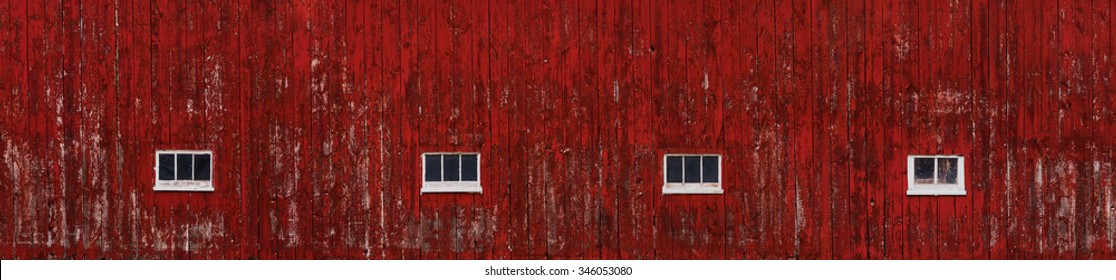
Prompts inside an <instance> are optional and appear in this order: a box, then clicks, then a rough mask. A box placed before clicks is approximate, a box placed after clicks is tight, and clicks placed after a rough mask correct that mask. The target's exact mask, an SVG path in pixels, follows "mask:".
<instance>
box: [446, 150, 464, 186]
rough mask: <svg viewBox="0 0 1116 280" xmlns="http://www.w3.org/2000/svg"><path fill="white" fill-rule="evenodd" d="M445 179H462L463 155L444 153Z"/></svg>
mask: <svg viewBox="0 0 1116 280" xmlns="http://www.w3.org/2000/svg"><path fill="white" fill-rule="evenodd" d="M442 165H443V166H444V169H443V171H444V172H443V173H442V174H443V175H442V176H443V179H445V180H446V181H450V182H452V181H460V180H461V156H460V155H444V156H442Z"/></svg>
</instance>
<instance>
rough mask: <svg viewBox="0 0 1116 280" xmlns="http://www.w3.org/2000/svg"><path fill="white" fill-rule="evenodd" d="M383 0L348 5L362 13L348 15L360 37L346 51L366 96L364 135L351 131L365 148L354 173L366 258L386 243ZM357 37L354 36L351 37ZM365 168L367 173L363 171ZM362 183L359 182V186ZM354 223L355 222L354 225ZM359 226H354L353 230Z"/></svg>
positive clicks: (351, 30)
mask: <svg viewBox="0 0 1116 280" xmlns="http://www.w3.org/2000/svg"><path fill="white" fill-rule="evenodd" d="M384 2H385V1H375V2H373V3H365V2H363V1H351V2H350V4H349V5H350V7H353V8H355V9H359V10H360V13H361V16H360V17H359V18H351V19H350V27H349V36H350V38H352V37H354V36H359V37H360V39H359V41H358V42H356V43H354V44H350V45H349V46H348V47H349V51H350V52H352V53H353V55H354V57H355V59H353V60H352V62H353V63H354V64H355V65H354V66H352V68H353V72H354V74H355V77H354V78H353V79H354V81H355V82H356V83H357V84H358V86H360V87H363V90H364V97H365V98H366V99H367V106H368V107H366V109H365V113H366V114H367V115H366V117H365V118H366V119H365V121H364V131H365V132H366V134H365V135H353V136H351V137H353V139H354V140H353V141H354V142H355V143H360V140H357V139H356V138H359V137H365V151H363V155H362V158H361V159H360V160H361V161H362V162H361V164H360V165H359V166H363V167H364V168H363V170H361V169H354V170H353V176H355V177H356V178H360V179H361V180H364V182H365V183H364V184H363V187H364V189H363V190H361V194H360V195H361V196H360V202H359V203H360V205H361V210H362V211H364V213H363V214H364V217H365V218H364V227H363V230H364V240H363V242H362V247H363V252H361V253H362V254H363V257H364V258H365V259H373V260H374V259H383V255H384V251H385V247H384V237H385V236H387V233H386V231H385V230H384V217H383V215H381V214H382V213H383V208H384V200H383V198H384V196H383V195H384V189H385V187H386V186H385V184H384V183H385V180H384V178H386V176H385V175H386V173H385V169H384V161H383V157H382V153H383V151H384V148H385V147H386V146H385V142H386V139H385V132H386V130H387V117H386V116H385V114H386V113H387V111H388V110H387V106H386V105H387V102H386V101H387V95H386V93H387V86H386V85H385V83H386V82H387V80H388V79H387V74H386V73H384V72H385V68H386V67H387V59H386V58H385V56H384V52H385V49H387V48H388V46H389V45H390V44H393V43H394V42H385V41H384V36H385V35H384V34H385V33H388V32H390V31H389V30H387V29H386V24H385V23H384V20H383V19H384V14H383V13H382V9H383V8H384V6H386V3H384ZM353 40H357V39H353ZM363 172H367V173H363ZM360 186H361V185H358V188H359V187H360ZM354 227H355V226H354ZM360 229H361V228H359V227H357V228H356V230H360Z"/></svg>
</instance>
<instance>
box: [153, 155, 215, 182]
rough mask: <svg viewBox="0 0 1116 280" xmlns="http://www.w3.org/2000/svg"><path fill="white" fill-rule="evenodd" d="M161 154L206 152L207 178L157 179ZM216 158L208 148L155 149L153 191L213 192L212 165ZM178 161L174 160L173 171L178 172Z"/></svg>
mask: <svg viewBox="0 0 1116 280" xmlns="http://www.w3.org/2000/svg"><path fill="white" fill-rule="evenodd" d="M161 154H206V155H209V180H207V181H206V180H159V155H161ZM216 164H217V160H216V159H215V158H214V157H213V151H208V150H156V151H155V168H153V169H152V170H154V171H155V186H154V187H153V188H152V189H153V190H154V191H160V192H164V191H166V192H213V191H214V189H213V177H214V176H215V175H214V174H213V166H214V165H216ZM177 165H178V162H177V161H176V162H175V167H174V169H175V172H178V166H177Z"/></svg>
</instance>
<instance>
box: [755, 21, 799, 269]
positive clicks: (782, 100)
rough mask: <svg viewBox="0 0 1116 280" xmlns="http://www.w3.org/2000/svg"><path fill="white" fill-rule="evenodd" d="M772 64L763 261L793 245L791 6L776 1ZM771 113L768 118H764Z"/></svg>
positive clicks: (764, 136)
mask: <svg viewBox="0 0 1116 280" xmlns="http://www.w3.org/2000/svg"><path fill="white" fill-rule="evenodd" d="M774 13H775V14H774V25H775V26H774V29H773V31H774V32H773V33H772V34H773V35H774V36H775V37H774V40H773V42H774V56H773V59H772V61H771V63H773V64H774V70H773V79H772V80H771V82H772V83H773V84H772V88H771V91H769V92H767V94H768V96H766V97H764V98H765V99H767V100H765V101H764V102H765V103H766V104H765V105H763V107H764V108H766V109H767V110H768V112H765V116H764V120H763V121H764V123H768V124H776V125H775V126H774V127H771V126H770V125H768V126H767V127H764V128H762V130H764V131H762V132H760V133H761V136H760V139H759V141H760V142H761V143H763V144H762V145H761V147H760V148H759V149H760V151H761V153H764V154H761V155H760V158H759V159H758V160H759V162H769V163H772V164H770V165H766V166H761V167H760V168H761V170H760V172H761V174H760V178H759V180H760V181H761V183H760V186H759V187H760V189H761V192H762V202H761V204H760V205H759V206H760V207H763V208H765V209H764V210H765V213H764V215H763V218H762V219H763V220H764V221H763V225H762V226H761V227H764V230H765V231H766V232H765V233H764V240H763V241H762V242H764V243H765V244H764V245H763V247H762V249H761V255H762V258H765V259H789V258H793V257H794V254H795V251H794V250H795V247H794V246H795V244H794V237H795V235H794V219H795V218H794V216H795V215H796V214H797V213H796V212H795V209H794V178H793V176H792V174H791V172H793V171H792V170H790V169H789V168H788V165H790V163H789V161H790V160H791V158H790V157H791V154H790V150H791V148H789V147H788V146H789V145H790V143H788V142H789V141H790V139H791V133H790V130H791V124H790V123H789V122H790V121H789V119H791V118H793V116H791V115H790V114H791V113H792V111H791V108H790V107H791V105H792V100H793V97H794V94H795V93H794V90H795V82H796V80H795V75H794V67H795V65H794V64H795V61H794V50H795V40H794V29H793V28H794V3H793V2H792V1H775V7H774ZM766 114H770V115H766Z"/></svg>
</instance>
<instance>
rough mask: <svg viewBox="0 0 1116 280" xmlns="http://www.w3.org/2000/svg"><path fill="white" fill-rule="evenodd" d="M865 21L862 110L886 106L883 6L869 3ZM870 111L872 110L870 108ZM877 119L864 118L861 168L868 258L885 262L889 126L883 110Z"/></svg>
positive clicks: (871, 117)
mask: <svg viewBox="0 0 1116 280" xmlns="http://www.w3.org/2000/svg"><path fill="white" fill-rule="evenodd" d="M865 5H866V7H865V8H866V9H865V20H866V22H867V23H868V26H866V27H865V28H866V33H867V34H866V36H865V38H866V39H865V45H864V48H865V49H866V50H865V52H866V53H867V57H865V60H864V71H865V73H864V82H865V88H866V90H867V95H866V96H865V97H866V99H864V100H863V101H862V103H863V104H864V105H863V106H865V107H869V106H872V105H878V104H890V103H887V102H886V101H887V100H886V99H885V96H884V94H885V93H884V92H883V86H884V81H883V79H884V66H883V63H884V62H883V60H884V58H885V54H884V52H885V49H884V38H885V37H884V34H885V32H886V31H885V27H887V26H886V25H885V24H884V23H883V21H884V17H885V16H886V15H885V11H884V6H883V5H882V1H868V2H866V4H865ZM869 108H870V107H869ZM873 111H875V114H874V115H871V116H869V115H865V116H863V118H864V123H865V125H866V127H867V128H866V129H867V131H866V132H865V134H866V137H865V138H866V139H865V142H864V147H863V148H862V150H863V151H864V153H863V154H864V157H863V162H861V168H863V169H864V170H865V178H864V188H865V189H866V190H865V192H866V195H867V197H865V198H863V199H862V202H861V203H862V205H864V206H865V207H866V208H867V214H868V215H867V221H866V224H865V226H866V227H867V228H866V229H865V231H866V234H867V236H866V241H865V242H866V246H867V252H866V253H867V255H866V256H865V257H866V258H869V259H882V258H883V255H884V248H883V247H884V239H883V230H884V221H883V219H884V218H883V216H884V215H885V214H884V213H883V211H884V208H883V200H884V199H885V196H884V190H883V188H884V186H886V185H885V182H886V181H885V180H884V179H883V178H884V177H885V176H886V174H885V173H883V172H881V171H882V170H884V168H883V166H881V165H880V164H879V163H881V162H886V160H887V158H886V157H885V151H884V150H885V149H886V148H885V147H886V146H884V145H885V135H884V129H885V127H886V124H884V122H883V120H884V119H883V118H880V117H879V116H880V115H881V114H883V113H885V110H883V109H876V110H873Z"/></svg>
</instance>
